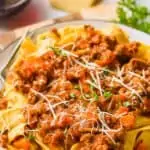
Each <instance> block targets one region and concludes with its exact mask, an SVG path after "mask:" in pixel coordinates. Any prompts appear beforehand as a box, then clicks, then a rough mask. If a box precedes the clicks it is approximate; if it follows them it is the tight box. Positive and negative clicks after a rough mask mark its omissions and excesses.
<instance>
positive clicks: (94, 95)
mask: <svg viewBox="0 0 150 150" xmlns="http://www.w3.org/2000/svg"><path fill="white" fill-rule="evenodd" d="M93 98H94V101H98V99H99V96H98V95H97V94H96V92H94V93H93Z"/></svg>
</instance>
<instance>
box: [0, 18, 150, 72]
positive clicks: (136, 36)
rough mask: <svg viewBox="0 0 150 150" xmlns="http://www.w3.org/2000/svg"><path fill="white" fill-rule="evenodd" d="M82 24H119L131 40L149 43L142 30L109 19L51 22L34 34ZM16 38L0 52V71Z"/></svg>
mask: <svg viewBox="0 0 150 150" xmlns="http://www.w3.org/2000/svg"><path fill="white" fill-rule="evenodd" d="M84 24H90V25H92V26H94V27H96V28H99V29H101V28H106V29H107V28H110V27H111V26H113V25H117V26H119V27H120V28H121V29H123V30H124V31H125V32H127V34H128V35H129V38H130V40H131V41H140V42H143V43H145V44H149V43H150V36H149V35H148V34H146V33H144V32H141V31H138V30H136V29H133V28H130V27H127V26H125V25H121V24H116V23H112V22H109V21H103V20H76V21H68V22H63V23H57V24H53V25H46V26H43V27H41V28H40V29H35V36H36V35H37V34H40V33H42V32H44V31H47V30H49V29H51V28H53V27H56V28H62V27H64V26H67V25H84ZM17 41H18V40H15V41H14V42H12V43H11V44H10V45H9V46H8V47H7V48H6V49H5V50H4V51H3V52H2V53H0V64H1V65H0V72H1V70H2V68H3V67H4V65H5V64H6V63H7V62H8V60H9V58H10V56H11V54H12V53H13V51H12V50H13V47H14V46H15V45H16V43H17Z"/></svg>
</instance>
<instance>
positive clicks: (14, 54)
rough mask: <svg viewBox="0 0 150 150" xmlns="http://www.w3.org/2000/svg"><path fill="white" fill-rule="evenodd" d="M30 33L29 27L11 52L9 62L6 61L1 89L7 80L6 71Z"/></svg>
mask: <svg viewBox="0 0 150 150" xmlns="http://www.w3.org/2000/svg"><path fill="white" fill-rule="evenodd" d="M28 34H29V29H28V28H27V29H26V31H25V33H24V35H23V36H22V37H21V39H20V40H19V41H18V43H17V44H16V45H15V47H14V50H13V53H12V54H11V56H10V58H9V60H8V62H7V63H6V65H4V67H3V68H2V70H1V72H0V89H1V88H3V86H4V81H5V77H6V72H7V70H8V69H9V67H10V66H11V65H12V63H13V61H14V58H15V56H16V55H17V52H18V50H19V48H20V45H21V43H22V42H23V41H24V39H25V38H26V37H27V35H28Z"/></svg>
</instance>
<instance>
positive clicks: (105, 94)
mask: <svg viewBox="0 0 150 150" xmlns="http://www.w3.org/2000/svg"><path fill="white" fill-rule="evenodd" d="M103 95H104V98H105V99H106V100H108V99H109V98H111V97H112V93H111V92H110V91H104V94H103Z"/></svg>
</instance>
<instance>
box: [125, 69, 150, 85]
mask: <svg viewBox="0 0 150 150" xmlns="http://www.w3.org/2000/svg"><path fill="white" fill-rule="evenodd" d="M128 73H129V74H130V75H132V76H135V77H138V78H140V79H141V80H143V81H145V82H146V83H148V84H150V83H149V81H148V80H146V79H145V78H144V76H140V75H139V74H137V73H135V72H132V71H128Z"/></svg>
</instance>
